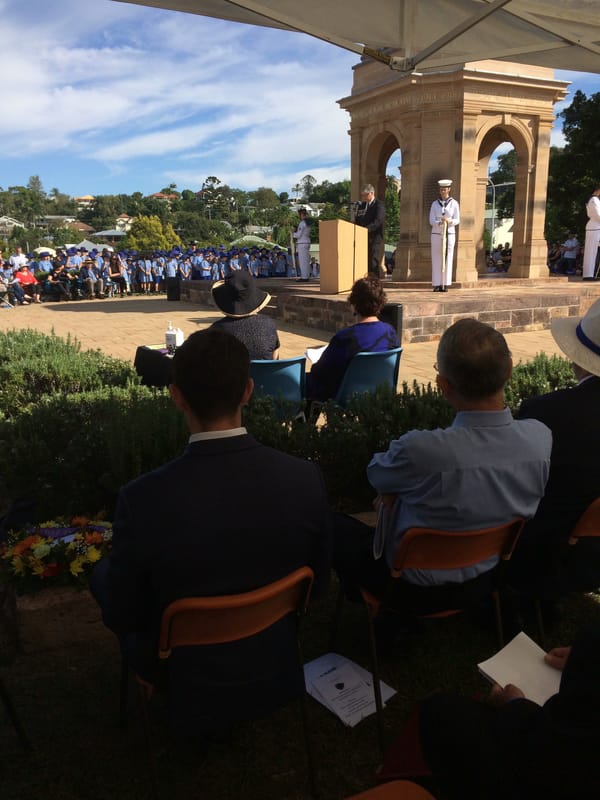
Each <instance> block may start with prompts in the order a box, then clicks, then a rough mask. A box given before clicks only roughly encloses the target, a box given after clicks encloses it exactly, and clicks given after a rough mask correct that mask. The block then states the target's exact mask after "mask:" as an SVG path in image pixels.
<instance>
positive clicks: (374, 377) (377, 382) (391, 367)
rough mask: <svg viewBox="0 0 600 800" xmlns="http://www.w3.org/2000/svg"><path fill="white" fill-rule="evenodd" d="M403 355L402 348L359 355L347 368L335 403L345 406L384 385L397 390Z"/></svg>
mask: <svg viewBox="0 0 600 800" xmlns="http://www.w3.org/2000/svg"><path fill="white" fill-rule="evenodd" d="M401 355H402V348H401V347H394V348H393V349H392V350H384V351H383V352H381V353H357V354H356V355H355V356H354V357H353V358H352V361H351V362H350V363H349V364H348V366H347V368H346V372H345V373H344V377H343V379H342V382H341V384H340V388H339V389H338V391H337V394H336V396H335V402H336V403H338V404H339V405H340V406H345V405H346V404H347V403H348V401H349V400H350V398H351V397H352V396H353V395H355V394H364V393H365V392H373V391H375V389H376V388H377V387H378V386H381V385H382V384H387V385H388V386H391V387H392V388H393V389H395V388H396V384H397V383H398V371H399V369H400V356H401Z"/></svg>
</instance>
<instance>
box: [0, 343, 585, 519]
mask: <svg viewBox="0 0 600 800" xmlns="http://www.w3.org/2000/svg"><path fill="white" fill-rule="evenodd" d="M573 384H574V378H573V374H572V371H571V369H570V365H569V362H567V361H566V360H565V359H562V358H558V357H556V356H553V357H551V358H548V357H547V356H546V355H544V354H541V355H538V356H536V358H535V359H534V360H533V361H532V362H529V363H527V364H519V365H517V366H516V367H515V370H514V374H513V377H512V379H511V381H510V383H509V385H508V386H507V390H506V397H507V403H508V405H509V406H510V407H511V408H512V410H513V411H516V410H517V409H518V406H519V404H520V402H521V400H522V399H524V398H526V397H530V396H532V395H537V394H541V393H545V392H548V391H552V390H554V389H557V388H563V387H566V386H571V385H573ZM297 411H298V409H297V408H295V407H294V408H290V409H289V412H288V413H287V415H286V414H283V413H282V409H281V406H279V405H278V406H277V407H275V405H274V403H273V401H272V400H270V399H269V398H265V397H260V398H255V399H253V400H252V401H251V402H250V404H249V405H248V407H247V408H246V409H245V411H244V424H245V425H246V426H247V428H248V430H249V431H250V432H251V433H252V434H253V435H254V436H256V438H257V439H258V440H259V441H261V442H262V443H263V444H266V445H269V446H271V447H275V448H277V449H279V450H282V451H285V452H288V453H290V454H292V455H296V456H299V457H302V458H306V459H309V460H312V461H314V462H316V463H318V464H319V465H320V467H321V469H322V470H323V474H324V476H325V481H326V485H327V488H328V493H329V497H330V500H331V503H332V505H333V506H334V507H335V508H340V509H344V510H349V511H352V510H359V509H364V508H368V507H369V506H370V502H371V500H372V498H373V490H372V489H371V488H370V486H369V484H368V481H367V479H366V466H367V464H368V463H369V460H370V458H371V456H372V455H373V453H375V452H379V451H382V450H385V449H386V448H387V446H388V443H389V442H390V440H391V439H394V438H397V437H398V436H401V435H402V434H403V433H405V432H406V431H408V430H411V429H413V428H420V429H432V428H437V427H446V426H448V425H449V424H451V422H452V419H453V416H454V412H453V411H452V409H451V408H450V407H449V405H448V404H447V403H446V401H445V400H444V398H443V397H442V396H441V395H440V394H439V393H438V392H437V390H436V389H435V388H433V387H432V386H431V385H427V386H422V385H418V384H416V383H414V384H413V385H412V386H410V387H409V386H408V385H407V384H404V385H403V387H402V390H401V391H400V392H399V393H398V394H395V393H394V392H392V391H391V390H389V389H385V388H383V387H382V388H380V389H378V390H377V391H376V392H375V393H373V394H369V395H362V396H359V397H356V398H354V400H353V401H352V402H351V403H350V404H349V405H348V407H347V408H346V409H342V408H340V407H339V406H336V405H335V404H334V403H333V402H330V403H327V404H325V406H324V407H323V415H324V416H323V417H322V420H324V422H323V424H319V425H315V424H311V423H306V422H303V421H301V420H300V419H298V418H297V417H296V415H297ZM186 439H187V433H186V430H185V425H184V422H183V419H182V417H181V415H180V414H179V413H178V412H177V411H176V410H175V408H174V406H173V405H172V403H171V401H170V398H169V396H168V393H167V392H166V391H163V390H156V389H148V388H146V387H143V386H140V385H139V380H138V378H137V376H136V375H135V373H134V371H133V369H132V367H131V366H130V365H129V364H127V363H125V362H121V361H118V360H116V359H110V358H107V357H106V356H103V355H102V354H101V353H100V352H97V351H88V352H82V351H81V348H80V345H79V343H78V342H76V341H73V340H70V339H68V340H63V339H60V338H58V337H56V336H54V335H53V336H43V335H42V334H38V333H34V332H33V331H15V332H11V333H9V334H7V335H0V477H2V478H3V479H4V483H5V484H6V486H7V489H8V494H9V496H10V497H11V498H12V499H15V498H20V497H27V498H29V497H31V498H32V499H33V500H35V502H36V506H35V508H36V518H37V519H34V520H32V521H34V522H35V521H37V520H43V519H47V518H51V517H56V516H64V515H69V514H79V513H85V514H90V515H97V514H100V513H101V515H102V516H103V517H110V515H111V514H112V511H113V508H114V503H115V499H116V493H117V491H118V489H119V487H120V486H121V485H123V484H124V483H126V482H128V481H129V480H132V479H133V478H135V477H136V476H138V475H140V474H141V473H142V472H145V471H148V470H150V469H153V468H155V467H157V466H159V465H160V464H162V463H164V462H165V461H167V460H169V459H171V458H174V457H176V456H177V455H179V454H180V453H181V452H182V450H183V448H184V446H185V442H186ZM276 489H277V487H271V490H274V491H276ZM0 500H1V498H0ZM148 502H149V503H152V502H160V499H159V498H148ZM0 510H1V509H0Z"/></svg>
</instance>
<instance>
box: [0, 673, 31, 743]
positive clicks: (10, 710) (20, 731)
mask: <svg viewBox="0 0 600 800" xmlns="http://www.w3.org/2000/svg"><path fill="white" fill-rule="evenodd" d="M0 697H1V698H2V702H3V703H4V707H5V708H6V713H7V714H8V716H9V718H10V721H11V722H12V724H13V727H14V729H15V731H16V733H17V736H18V737H19V741H20V742H21V745H22V746H23V749H24V750H31V749H32V746H31V742H30V741H29V739H28V738H27V734H26V733H25V728H23V726H22V725H21V721H20V719H19V717H18V716H17V711H16V709H15V707H14V705H13V702H12V700H11V698H10V695H9V693H8V689H7V688H6V686H5V685H4V681H3V680H2V678H0Z"/></svg>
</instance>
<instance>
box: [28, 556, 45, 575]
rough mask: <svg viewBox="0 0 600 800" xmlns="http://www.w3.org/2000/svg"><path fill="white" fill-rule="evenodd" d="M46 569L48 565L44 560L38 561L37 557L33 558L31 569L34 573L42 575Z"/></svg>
mask: <svg viewBox="0 0 600 800" xmlns="http://www.w3.org/2000/svg"><path fill="white" fill-rule="evenodd" d="M45 569H46V565H45V564H44V562H43V561H37V560H35V559H32V560H31V571H32V572H33V574H34V575H42V574H43V573H44V571H45Z"/></svg>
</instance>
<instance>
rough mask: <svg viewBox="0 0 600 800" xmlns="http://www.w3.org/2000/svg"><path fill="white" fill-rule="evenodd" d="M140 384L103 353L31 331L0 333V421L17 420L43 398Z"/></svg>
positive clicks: (131, 372) (128, 368)
mask: <svg viewBox="0 0 600 800" xmlns="http://www.w3.org/2000/svg"><path fill="white" fill-rule="evenodd" d="M139 383H140V378H139V376H138V375H137V373H136V371H135V370H134V369H133V367H132V365H131V364H129V363H127V362H126V361H120V360H119V359H116V358H111V357H110V356H106V355H104V354H103V353H102V352H100V350H86V351H84V352H82V350H81V344H80V343H79V342H78V341H77V340H76V339H74V338H71V337H67V339H61V338H60V337H59V336H56V335H55V334H54V333H52V334H51V335H50V336H46V335H44V334H41V333H37V332H36V331H32V330H29V329H26V330H11V331H8V332H6V333H0V415H5V416H12V415H14V414H16V413H17V414H18V413H20V411H21V410H22V409H23V408H24V407H25V406H28V405H29V404H30V403H36V402H38V400H39V399H40V398H41V397H42V396H44V395H55V394H61V395H66V394H74V393H77V392H88V391H93V390H94V389H101V388H102V387H105V386H128V385H135V384H139Z"/></svg>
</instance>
